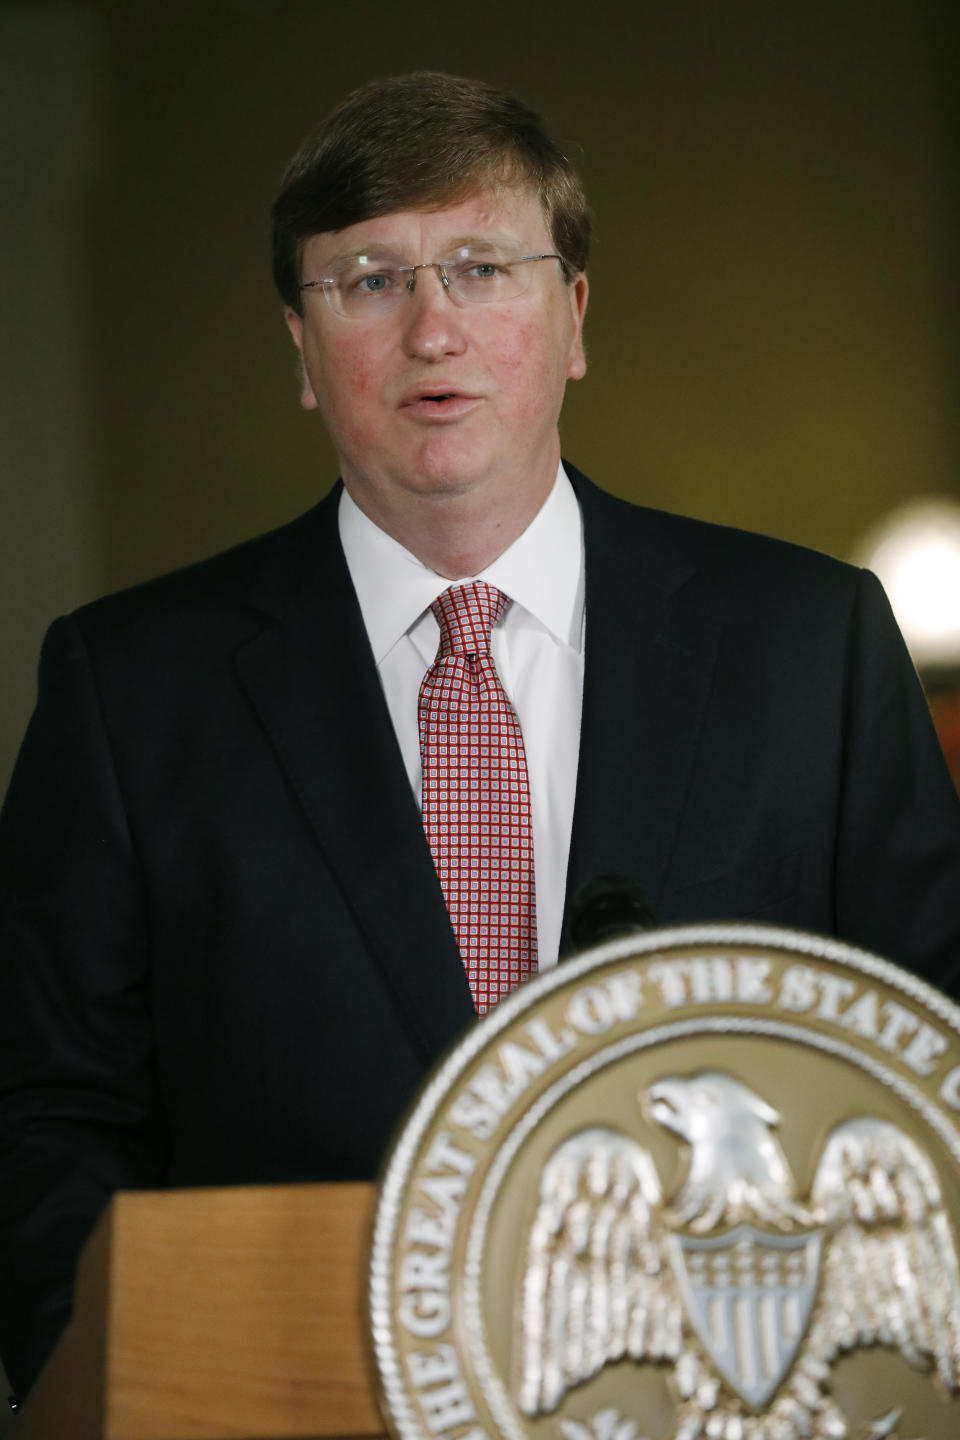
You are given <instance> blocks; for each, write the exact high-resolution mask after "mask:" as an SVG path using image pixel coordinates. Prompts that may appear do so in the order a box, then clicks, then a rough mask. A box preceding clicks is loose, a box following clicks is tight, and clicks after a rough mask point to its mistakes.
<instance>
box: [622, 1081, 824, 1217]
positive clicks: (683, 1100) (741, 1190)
mask: <svg viewBox="0 0 960 1440" xmlns="http://www.w3.org/2000/svg"><path fill="white" fill-rule="evenodd" d="M640 1100H641V1104H642V1105H643V1106H644V1108H645V1109H646V1111H647V1113H648V1114H649V1115H650V1116H651V1118H652V1119H654V1120H655V1121H657V1123H658V1124H660V1125H662V1126H664V1128H665V1129H667V1130H672V1131H673V1132H674V1134H676V1135H679V1137H680V1139H681V1140H682V1141H683V1142H684V1144H685V1146H686V1147H687V1149H688V1152H689V1154H688V1164H687V1170H686V1174H685V1176H684V1180H683V1183H682V1185H681V1188H680V1190H679V1191H678V1193H677V1195H676V1196H675V1198H674V1201H673V1206H672V1208H673V1211H674V1214H675V1215H676V1218H677V1219H678V1220H679V1221H680V1222H681V1223H684V1224H691V1225H692V1227H693V1228H694V1229H695V1230H709V1229H713V1228H714V1227H715V1226H717V1225H736V1224H739V1223H741V1222H742V1221H745V1220H759V1221H761V1222H762V1223H764V1224H768V1225H771V1224H772V1225H776V1226H777V1227H778V1228H781V1229H786V1228H789V1227H790V1225H791V1222H793V1221H797V1220H800V1221H802V1222H803V1223H808V1217H807V1215H806V1212H805V1211H803V1210H801V1209H800V1207H799V1206H797V1204H796V1203H795V1200H794V1193H795V1187H794V1182H793V1176H792V1175H791V1173H790V1167H789V1165H788V1164H787V1159H786V1156H785V1155H784V1153H783V1150H782V1149H781V1147H780V1142H779V1140H778V1139H777V1138H776V1135H775V1134H774V1133H773V1132H774V1129H775V1127H776V1126H777V1125H778V1124H779V1122H780V1116H779V1114H778V1113H777V1111H776V1110H774V1109H773V1107H772V1106H771V1105H768V1104H767V1103H766V1101H765V1100H761V1098H760V1097H759V1095H755V1094H754V1092H753V1091H752V1090H751V1089H749V1087H748V1086H746V1085H744V1084H743V1083H742V1082H741V1081H739V1080H736V1079H734V1077H733V1076H732V1075H727V1074H724V1073H722V1072H721V1071H718V1070H701V1071H699V1072H698V1073H697V1074H695V1075H668V1076H664V1077H663V1078H661V1079H659V1080H657V1081H656V1082H655V1083H654V1084H653V1085H651V1086H650V1088H649V1089H648V1090H647V1091H646V1093H645V1094H641V1096H640Z"/></svg>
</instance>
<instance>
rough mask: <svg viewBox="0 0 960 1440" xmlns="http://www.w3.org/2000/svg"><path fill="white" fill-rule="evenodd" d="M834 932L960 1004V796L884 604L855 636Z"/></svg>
mask: <svg viewBox="0 0 960 1440" xmlns="http://www.w3.org/2000/svg"><path fill="white" fill-rule="evenodd" d="M845 695H846V705H845V715H844V717H843V718H844V731H843V733H844V747H845V753H844V757H843V783H842V788H841V794H840V798H839V808H838V817H837V846H836V877H835V881H836V890H835V894H836V930H837V933H838V935H839V936H840V937H841V938H847V939H851V940H854V942H855V943H856V944H859V945H862V946H864V947H866V948H868V949H872V950H875V951H876V952H877V953H878V954H880V955H884V956H888V957H890V958H891V959H894V960H896V961H897V962H898V963H899V964H902V965H907V966H909V967H910V968H911V969H913V970H914V971H915V972H916V973H917V974H919V975H920V976H922V978H924V979H925V980H928V981H929V982H930V983H931V984H933V985H936V986H938V987H939V988H940V989H942V990H945V991H947V992H948V993H951V994H953V995H954V996H957V995H958V994H960V797H958V796H957V793H956V790H955V788H954V785H953V782H952V781H951V779H950V775H949V772H948V770H947V767H946V762H945V760H944V756H943V752H942V750H941V747H940V744H939V741H938V740H937V736H936V732H935V730H934V728H933V723H932V721H931V719H930V713H929V710H928V708H927V704H926V700H925V697H924V695H923V692H922V690H921V687H920V684H919V681H918V679H917V676H916V672H915V671H914V668H913V665H912V662H911V660H910V657H909V655H908V653H907V650H906V646H905V645H904V642H903V639H902V637H901V635H900V632H899V630H898V629H897V626H896V622H895V621H894V619H893V615H892V613H891V611H890V606H889V604H888V602H887V598H886V595H885V594H884V591H883V589H882V587H881V585H880V582H879V581H878V580H877V578H876V577H875V576H874V575H872V574H871V573H870V572H869V571H863V572H861V576H860V583H859V589H858V596H857V604H856V608H855V611H854V615H853V622H852V624H851V627H850V631H849V642H848V652H847V670H846V687H845Z"/></svg>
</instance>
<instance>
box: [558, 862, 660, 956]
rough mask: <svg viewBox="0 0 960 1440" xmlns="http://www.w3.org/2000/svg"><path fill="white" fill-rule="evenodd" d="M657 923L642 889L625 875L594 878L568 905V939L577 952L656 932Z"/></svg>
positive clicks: (582, 887) (583, 886) (597, 876)
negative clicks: (605, 943) (625, 936)
mask: <svg viewBox="0 0 960 1440" xmlns="http://www.w3.org/2000/svg"><path fill="white" fill-rule="evenodd" d="M658 923H659V922H658V920H657V917H656V915H655V914H654V913H653V910H652V909H651V907H650V902H649V900H648V899H647V897H646V894H645V892H644V889H643V886H642V885H640V884H639V882H638V881H636V880H631V879H630V878H629V877H628V876H626V875H595V876H594V878H593V879H592V880H588V881H587V882H586V884H585V885H581V887H580V889H579V890H578V891H577V893H576V894H575V895H574V897H573V899H572V901H571V902H570V938H571V939H572V940H573V943H574V946H575V947H576V949H577V950H589V949H590V947H591V946H593V945H601V944H603V942H604V941H605V940H614V939H616V938H617V937H618V936H624V935H630V934H633V933H634V932H636V931H640V930H655V929H656V927H657V925H658Z"/></svg>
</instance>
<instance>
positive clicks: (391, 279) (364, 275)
mask: <svg viewBox="0 0 960 1440" xmlns="http://www.w3.org/2000/svg"><path fill="white" fill-rule="evenodd" d="M396 283H397V277H396V275H395V273H394V272H393V271H392V270H375V271H374V272H373V273H371V272H369V271H362V272H361V273H359V274H354V275H353V276H351V277H350V278H349V279H348V280H347V281H346V282H344V281H341V285H343V286H344V288H345V289H347V290H349V291H351V292H352V293H353V294H356V295H382V294H383V293H384V292H385V291H387V290H392V289H393V287H394V286H395V285H396Z"/></svg>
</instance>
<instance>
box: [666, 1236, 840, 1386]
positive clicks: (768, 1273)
mask: <svg viewBox="0 0 960 1440" xmlns="http://www.w3.org/2000/svg"><path fill="white" fill-rule="evenodd" d="M668 1243H669V1249H670V1259H671V1262H672V1264H673V1269H674V1273H675V1275H676V1277H677V1283H678V1285H679V1287H680V1293H681V1296H682V1298H683V1302H684V1305H685V1308H686V1311H687V1315H688V1316H689V1318H690V1322H691V1324H692V1325H693V1327H694V1329H695V1330H696V1332H697V1335H698V1336H699V1337H700V1341H701V1343H702V1344H703V1347H704V1349H705V1350H706V1352H707V1354H708V1355H709V1356H710V1358H711V1360H712V1361H713V1363H714V1365H716V1367H717V1369H718V1370H719V1371H720V1372H721V1374H722V1375H723V1377H724V1379H725V1380H726V1381H727V1382H728V1383H729V1384H730V1385H732V1386H733V1388H734V1390H736V1392H737V1394H738V1395H739V1396H740V1397H741V1399H743V1400H745V1401H746V1402H747V1404H748V1405H750V1406H752V1407H753V1408H754V1409H755V1410H759V1409H761V1408H762V1407H763V1406H764V1405H765V1404H766V1403H767V1401H768V1400H769V1399H770V1397H771V1395H772V1394H773V1393H774V1391H775V1390H776V1389H777V1387H778V1386H779V1384H780V1383H781V1381H782V1380H783V1379H784V1377H785V1376H786V1374H787V1372H788V1371H789V1369H790V1367H791V1365H792V1364H793V1361H794V1358H795V1356H796V1353H797V1350H798V1348H799V1345H800V1342H801V1340H802V1339H803V1336H804V1333H805V1332H806V1328H807V1322H808V1320H809V1318H810V1311H811V1308H812V1306H813V1300H814V1296H815V1294H816V1291H817V1281H818V1279H819V1275H820V1257H821V1253H822V1248H823V1247H822V1232H821V1231H819V1230H808V1231H801V1232H800V1233H799V1234H796V1235H772V1234H769V1233H768V1232H766V1231H763V1230H757V1229H755V1228H754V1227H753V1226H752V1225H738V1226H737V1227H736V1229H734V1230H728V1231H727V1232H726V1233H725V1234H723V1235H716V1236H709V1237H703V1238H701V1237H699V1236H694V1235H671V1236H670V1237H669V1242H668Z"/></svg>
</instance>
